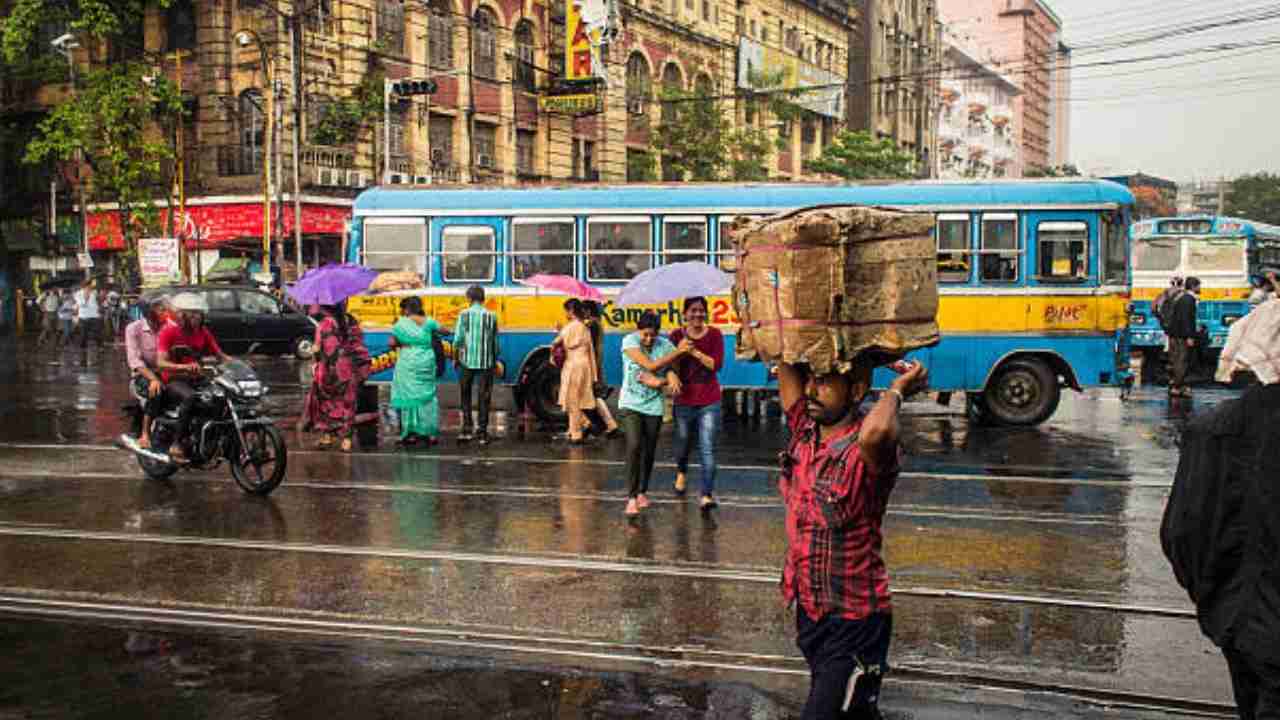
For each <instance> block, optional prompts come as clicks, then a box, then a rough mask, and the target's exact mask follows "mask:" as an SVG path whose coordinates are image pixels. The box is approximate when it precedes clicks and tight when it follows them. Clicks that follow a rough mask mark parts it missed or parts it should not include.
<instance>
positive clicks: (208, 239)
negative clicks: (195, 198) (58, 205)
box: [89, 201, 351, 250]
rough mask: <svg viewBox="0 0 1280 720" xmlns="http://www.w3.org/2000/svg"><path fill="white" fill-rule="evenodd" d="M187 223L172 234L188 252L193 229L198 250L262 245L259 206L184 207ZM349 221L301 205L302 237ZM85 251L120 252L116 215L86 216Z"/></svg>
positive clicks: (343, 211)
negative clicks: (238, 244)
mask: <svg viewBox="0 0 1280 720" xmlns="http://www.w3.org/2000/svg"><path fill="white" fill-rule="evenodd" d="M276 211H277V209H276V206H275V205H272V208H271V223H272V225H274V224H275V221H276ZM279 211H280V213H281V220H282V221H283V224H284V234H285V236H286V238H291V237H292V236H293V205H292V204H291V203H289V202H285V203H284V204H282V205H281V206H280V208H279ZM168 212H169V211H168V209H166V208H161V209H160V223H161V227H163V228H167V227H168ZM187 215H188V216H189V217H190V218H191V223H190V224H188V223H186V222H181V223H177V227H176V228H175V230H176V231H177V232H178V234H179V236H180V237H182V239H183V241H184V242H185V244H186V246H187V247H188V248H195V247H196V244H197V238H196V237H195V236H194V235H189V233H188V231H189V230H190V227H191V226H192V225H194V227H195V230H196V232H197V233H198V235H199V240H198V242H199V245H200V247H201V248H206V249H207V248H214V247H218V246H219V245H223V244H225V243H229V242H231V241H233V240H240V239H244V240H252V239H255V238H256V240H257V242H258V243H261V242H262V221H263V212H262V203H261V202H249V201H236V202H225V203H201V204H190V205H188V206H187ZM350 218H351V206H350V205H327V204H322V203H317V202H312V203H307V202H304V203H303V204H302V233H303V234H304V235H340V234H342V231H343V229H344V228H345V227H346V223H347V220H349V219H350ZM89 247H90V249H92V250H122V249H124V240H123V235H122V234H121V232H120V213H119V212H116V211H114V210H101V211H97V212H91V213H90V214H89Z"/></svg>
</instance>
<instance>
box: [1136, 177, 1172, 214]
mask: <svg viewBox="0 0 1280 720" xmlns="http://www.w3.org/2000/svg"><path fill="white" fill-rule="evenodd" d="M1133 198H1134V201H1135V204H1136V209H1137V213H1138V217H1139V218H1140V219H1144V220H1145V219H1147V218H1156V217H1172V216H1174V215H1177V214H1178V209H1177V208H1176V207H1174V206H1173V205H1172V204H1171V203H1169V201H1168V200H1166V199H1165V197H1164V195H1162V194H1161V193H1160V190H1159V189H1158V188H1154V187H1151V186H1150V185H1139V186H1137V187H1135V188H1133Z"/></svg>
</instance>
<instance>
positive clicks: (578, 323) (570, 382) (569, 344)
mask: <svg viewBox="0 0 1280 720" xmlns="http://www.w3.org/2000/svg"><path fill="white" fill-rule="evenodd" d="M564 312H565V320H567V321H568V322H567V324H566V325H565V326H564V329H562V330H561V331H560V334H559V335H557V336H556V339H555V342H554V343H552V352H553V353H561V352H562V353H563V354H564V360H563V362H562V364H561V366H560V408H561V409H562V410H564V412H565V414H567V415H568V416H569V428H568V430H567V431H566V432H565V439H567V440H568V441H569V443H570V444H571V445H581V444H582V442H583V438H582V431H583V430H584V429H586V426H587V424H588V421H587V418H586V415H585V414H584V413H586V411H588V410H591V409H593V408H595V406H596V396H595V390H594V388H595V383H596V380H597V379H598V376H597V375H596V358H595V354H596V352H595V348H594V347H593V346H592V343H591V331H589V330H587V326H586V323H584V322H583V319H584V317H585V314H584V313H583V311H582V303H581V302H579V301H578V300H577V299H575V298H570V299H568V300H567V301H565V304H564ZM557 348H559V350H557Z"/></svg>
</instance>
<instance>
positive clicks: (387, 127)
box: [381, 77, 391, 185]
mask: <svg viewBox="0 0 1280 720" xmlns="http://www.w3.org/2000/svg"><path fill="white" fill-rule="evenodd" d="M381 184H383V185H390V184H391V78H386V77H384V78H383V79H382V183H381Z"/></svg>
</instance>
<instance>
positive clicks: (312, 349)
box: [293, 335, 316, 360]
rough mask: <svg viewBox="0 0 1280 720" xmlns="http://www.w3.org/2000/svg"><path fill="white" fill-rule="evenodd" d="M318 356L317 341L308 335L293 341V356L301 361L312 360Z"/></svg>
mask: <svg viewBox="0 0 1280 720" xmlns="http://www.w3.org/2000/svg"><path fill="white" fill-rule="evenodd" d="M315 354H316V344H315V340H314V339H313V338H311V337H310V336H308V335H303V336H302V337H300V338H298V339H296V340H294V341H293V356H294V357H296V358H298V359H299V360H310V359H311V357H312V356H313V355H315Z"/></svg>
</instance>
